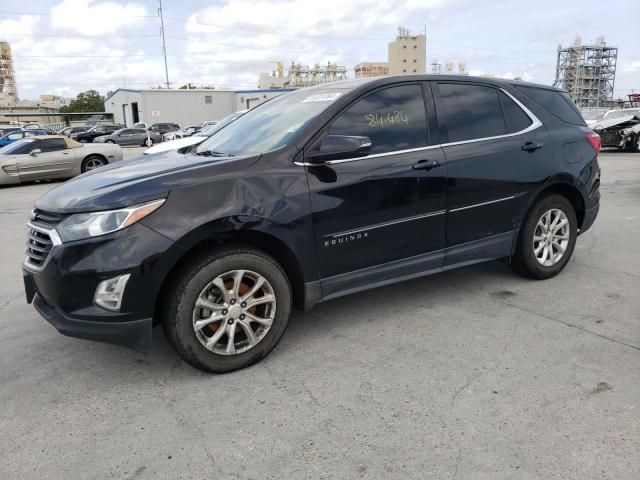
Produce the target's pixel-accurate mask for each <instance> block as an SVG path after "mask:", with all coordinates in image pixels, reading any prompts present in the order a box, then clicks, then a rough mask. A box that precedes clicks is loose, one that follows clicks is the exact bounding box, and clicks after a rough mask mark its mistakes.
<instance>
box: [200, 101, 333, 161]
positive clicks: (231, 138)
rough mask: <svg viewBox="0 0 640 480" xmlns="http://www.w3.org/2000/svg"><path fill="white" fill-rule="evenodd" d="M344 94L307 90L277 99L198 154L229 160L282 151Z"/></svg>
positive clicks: (206, 143)
mask: <svg viewBox="0 0 640 480" xmlns="http://www.w3.org/2000/svg"><path fill="white" fill-rule="evenodd" d="M344 92H346V90H337V89H331V90H329V89H327V90H316V89H313V90H307V89H304V90H298V91H295V92H291V93H286V94H284V95H281V96H279V97H276V98H274V99H273V100H269V101H268V102H265V103H263V104H261V105H258V106H257V107H255V108H253V109H251V110H249V111H248V112H247V113H245V114H244V115H242V116H241V117H240V118H238V119H237V120H236V121H234V122H233V123H231V124H229V125H227V126H226V127H225V128H223V129H221V130H219V131H218V132H216V133H215V134H214V135H213V136H211V137H209V138H208V139H207V140H205V141H204V142H202V143H201V144H200V145H199V146H198V148H197V149H196V153H197V154H198V155H215V156H229V155H241V154H256V153H263V152H268V151H270V150H274V149H276V148H279V147H282V146H283V145H286V144H287V142H288V141H289V140H291V138H293V136H294V135H295V134H296V133H297V132H299V131H300V129H301V128H302V127H304V126H305V125H306V124H307V123H309V122H310V121H311V120H312V119H313V118H315V117H316V116H317V115H318V114H320V112H322V111H323V110H325V109H326V108H327V107H329V106H330V105H331V104H332V103H333V102H334V101H335V100H336V99H337V98H338V97H339V96H340V95H342V94H343V93H344ZM216 126H217V125H216Z"/></svg>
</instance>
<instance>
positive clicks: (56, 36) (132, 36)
mask: <svg viewBox="0 0 640 480" xmlns="http://www.w3.org/2000/svg"><path fill="white" fill-rule="evenodd" d="M2 36H3V37H4V36H8V37H54V38H147V37H149V38H152V37H159V36H160V34H158V33H148V34H146V33H145V34H138V35H73V34H57V33H28V34H27V33H4V32H3V33H2Z"/></svg>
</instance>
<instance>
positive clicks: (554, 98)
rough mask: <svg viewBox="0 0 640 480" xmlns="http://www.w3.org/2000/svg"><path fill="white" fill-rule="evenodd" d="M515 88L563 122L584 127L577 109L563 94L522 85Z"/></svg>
mask: <svg viewBox="0 0 640 480" xmlns="http://www.w3.org/2000/svg"><path fill="white" fill-rule="evenodd" d="M516 88H517V89H518V90H520V91H522V92H524V93H525V94H526V95H528V96H529V97H531V98H532V99H534V100H535V101H536V102H537V103H539V104H540V105H542V106H543V107H544V108H546V109H547V110H548V111H549V112H551V113H552V114H553V115H554V116H556V117H558V118H559V119H560V120H562V121H563V122H567V123H571V124H573V125H581V126H585V125H586V124H585V122H584V119H583V118H582V115H581V114H580V111H579V110H578V107H576V106H575V104H574V103H573V101H572V100H571V98H570V97H569V95H567V94H566V93H565V92H559V91H557V90H549V89H546V88H536V87H525V86H523V85H518V86H517V87H516Z"/></svg>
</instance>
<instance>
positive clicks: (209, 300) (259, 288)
mask: <svg viewBox="0 0 640 480" xmlns="http://www.w3.org/2000/svg"><path fill="white" fill-rule="evenodd" d="M275 314H276V297H275V294H274V291H273V288H272V287H271V284H270V283H269V281H268V280H267V279H266V278H265V277H263V276H262V275H260V274H259V273H256V272H253V271H250V270H232V271H230V272H226V273H224V274H222V275H219V276H217V277H216V278H215V279H214V280H213V281H211V282H210V283H209V284H208V285H207V286H206V287H205V288H204V289H203V290H202V291H201V292H200V295H198V298H197V300H196V302H195V306H194V308H193V330H194V332H195V334H196V337H197V338H198V340H199V341H200V343H201V344H202V345H203V346H204V347H205V348H206V349H207V350H209V351H211V352H213V353H216V354H219V355H237V354H240V353H243V352H246V351H247V350H250V349H251V348H253V347H255V346H256V345H257V344H258V343H259V342H260V341H261V340H263V339H264V337H265V336H266V335H267V333H268V332H269V329H270V328H271V325H272V324H273V320H274V318H275Z"/></svg>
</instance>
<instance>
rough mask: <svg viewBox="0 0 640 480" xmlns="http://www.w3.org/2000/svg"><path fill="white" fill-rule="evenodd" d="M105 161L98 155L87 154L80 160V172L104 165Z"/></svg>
mask: <svg viewBox="0 0 640 480" xmlns="http://www.w3.org/2000/svg"><path fill="white" fill-rule="evenodd" d="M106 164H107V161H106V160H105V159H104V158H103V157H100V156H98V155H89V156H88V157H87V158H85V159H84V160H83V161H82V166H81V171H82V173H85V172H89V171H91V170H95V169H96V168H100V167H104V166H105V165H106Z"/></svg>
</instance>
